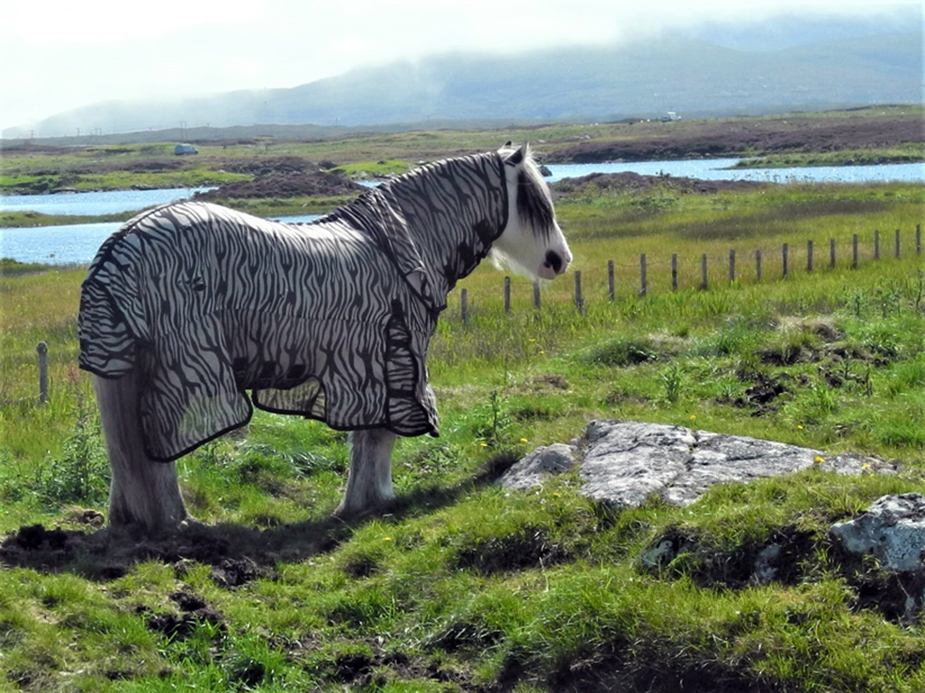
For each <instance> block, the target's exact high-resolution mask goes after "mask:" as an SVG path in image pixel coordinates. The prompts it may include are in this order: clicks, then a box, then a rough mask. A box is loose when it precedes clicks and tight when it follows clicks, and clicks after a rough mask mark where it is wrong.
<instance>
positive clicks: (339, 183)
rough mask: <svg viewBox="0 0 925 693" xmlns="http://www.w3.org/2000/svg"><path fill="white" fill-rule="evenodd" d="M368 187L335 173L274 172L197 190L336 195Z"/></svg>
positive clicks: (239, 195) (222, 194)
mask: <svg viewBox="0 0 925 693" xmlns="http://www.w3.org/2000/svg"><path fill="white" fill-rule="evenodd" d="M365 189H366V188H364V187H363V186H361V185H359V184H358V183H354V182H353V181H351V180H349V179H347V178H344V177H343V176H338V175H336V174H333V173H324V172H317V171H316V172H311V173H302V172H288V173H277V172H272V173H267V174H264V175H258V176H257V177H256V178H254V180H250V181H240V182H237V183H226V184H225V185H222V186H219V187H218V188H216V189H215V190H210V191H208V192H204V193H197V195H196V199H199V200H227V199H245V198H289V197H315V196H318V197H333V196H335V195H356V194H359V193H360V192H362V191H363V190H365Z"/></svg>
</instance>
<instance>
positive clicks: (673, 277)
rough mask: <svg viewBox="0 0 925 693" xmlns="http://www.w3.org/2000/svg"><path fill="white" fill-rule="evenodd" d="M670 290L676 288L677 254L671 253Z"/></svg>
mask: <svg viewBox="0 0 925 693" xmlns="http://www.w3.org/2000/svg"><path fill="white" fill-rule="evenodd" d="M671 290H672V291H677V290H678V254H677V253H672V254H671Z"/></svg>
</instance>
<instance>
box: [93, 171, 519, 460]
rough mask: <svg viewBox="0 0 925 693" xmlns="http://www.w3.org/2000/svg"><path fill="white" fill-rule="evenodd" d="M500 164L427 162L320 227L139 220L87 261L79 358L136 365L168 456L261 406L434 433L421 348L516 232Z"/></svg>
mask: <svg viewBox="0 0 925 693" xmlns="http://www.w3.org/2000/svg"><path fill="white" fill-rule="evenodd" d="M503 167H504V163H503V162H502V160H501V158H500V156H499V155H497V154H495V153H491V154H483V155H478V156H470V157H462V158H460V159H452V160H447V161H444V162H439V163H437V164H432V165H429V166H425V167H423V168H422V169H418V170H416V171H413V172H412V173H410V174H406V175H405V176H402V177H401V178H399V179H397V180H396V181H393V182H390V183H386V184H383V185H381V186H380V187H378V188H376V189H374V190H372V191H370V192H368V193H366V194H364V195H363V196H362V197H360V198H359V199H358V200H357V201H356V202H354V203H352V204H350V205H348V206H346V207H344V208H341V209H339V210H337V211H335V212H334V213H332V214H330V215H328V216H326V217H324V218H322V219H319V220H318V221H316V222H312V223H310V224H284V223H280V222H273V221H267V220H264V219H259V218H257V217H254V216H250V215H248V214H243V213H240V212H235V211H232V210H229V209H226V208H223V207H219V206H217V205H212V204H208V203H201V202H184V203H178V204H173V205H166V206H163V207H160V208H157V209H154V210H152V211H149V212H146V213H144V214H141V215H139V216H137V217H135V218H134V219H132V220H131V221H130V222H128V223H127V224H126V225H125V226H124V227H123V228H122V229H121V230H120V231H119V232H117V233H116V234H114V235H113V236H111V237H110V238H109V239H108V240H107V241H106V242H105V243H104V244H103V246H102V247H101V248H100V251H99V253H98V254H97V256H96V258H95V259H94V261H93V263H92V265H91V267H90V269H89V272H88V275H87V278H86V280H85V282H84V285H83V291H82V295H81V306H80V323H79V331H80V367H81V368H83V369H85V370H88V371H91V372H93V373H95V374H97V375H99V376H101V377H104V378H119V377H121V376H124V375H125V374H127V373H128V372H129V371H132V370H136V371H137V372H138V374H139V378H140V384H141V388H140V391H141V396H140V400H139V407H140V410H139V412H138V414H139V418H140V420H141V427H142V432H143V437H144V444H145V448H146V452H147V454H148V455H149V457H151V458H152V459H155V460H160V461H169V460H173V459H176V458H178V457H180V456H182V455H184V454H186V453H188V452H190V451H191V450H193V449H194V448H196V447H198V446H199V445H202V444H203V443H205V442H207V441H209V440H211V439H213V438H215V437H217V436H220V435H222V434H223V433H226V432H228V431H230V430H232V429H234V428H238V427H240V426H243V425H244V424H246V423H247V422H248V421H249V420H250V417H251V413H252V407H251V400H252V401H253V404H254V405H256V406H257V407H259V408H261V409H265V410H267V411H273V412H280V413H287V414H300V415H304V416H306V417H310V418H314V419H319V420H321V421H324V422H326V423H327V424H328V425H330V426H331V427H332V428H336V429H340V430H356V429H365V428H386V429H389V430H391V431H392V432H394V433H397V434H399V435H403V436H412V435H420V434H423V433H430V434H433V435H436V434H437V430H438V420H437V413H436V408H435V401H434V395H433V392H432V390H431V388H430V386H429V384H428V381H427V370H426V366H425V362H424V358H425V355H426V351H427V345H428V343H429V341H430V338H431V337H432V335H433V333H434V329H435V326H436V321H437V316H438V315H439V313H440V312H441V311H442V310H443V309H444V308H445V307H446V295H447V293H448V292H449V291H450V290H451V289H452V288H453V286H454V285H455V283H456V281H457V280H458V279H459V278H461V277H464V276H465V275H467V274H468V273H469V272H471V271H472V270H473V269H474V268H475V266H476V265H477V264H478V262H479V261H480V260H481V259H482V258H483V257H485V255H486V254H487V252H488V249H489V247H490V245H491V243H492V242H493V241H494V240H495V239H496V238H497V237H498V236H499V235H500V233H501V232H502V230H503V229H504V228H505V225H506V223H507V215H508V193H507V187H506V185H505V173H504V168H503ZM434 229H440V233H439V234H436V233H434ZM473 230H475V231H476V233H473ZM246 390H251V391H252V392H251V397H250V399H249V398H248V396H247V395H246V394H245V391H246Z"/></svg>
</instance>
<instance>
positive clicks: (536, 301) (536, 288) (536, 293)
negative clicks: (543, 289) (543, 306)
mask: <svg viewBox="0 0 925 693" xmlns="http://www.w3.org/2000/svg"><path fill="white" fill-rule="evenodd" d="M533 307H534V308H535V309H536V310H539V309H540V283H539V282H533Z"/></svg>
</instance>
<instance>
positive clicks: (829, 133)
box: [548, 114, 922, 163]
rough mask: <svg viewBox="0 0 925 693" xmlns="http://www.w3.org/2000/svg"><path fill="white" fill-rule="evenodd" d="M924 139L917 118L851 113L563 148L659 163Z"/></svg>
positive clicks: (566, 152) (570, 154)
mask: <svg viewBox="0 0 925 693" xmlns="http://www.w3.org/2000/svg"><path fill="white" fill-rule="evenodd" d="M921 141H922V123H921V121H920V120H918V119H917V118H912V117H908V118H897V117H895V116H884V117H876V116H867V117H857V116H852V115H850V114H845V115H844V116H834V115H833V116H830V117H828V118H818V117H809V116H793V115H790V116H784V117H780V118H767V119H755V120H751V119H741V120H723V121H706V122H703V123H696V124H687V123H685V124H682V125H681V127H675V124H672V125H671V126H668V127H666V128H664V131H663V132H659V133H653V134H652V135H649V136H644V137H639V138H633V139H626V140H620V141H613V142H603V143H602V142H583V143H579V144H575V145H572V146H567V147H564V148H561V149H558V150H557V151H556V152H555V155H554V156H553V157H550V159H549V161H548V163H551V162H552V161H553V159H554V160H555V161H556V162H557V163H558V162H571V163H600V162H603V161H659V160H665V159H691V158H706V157H720V156H730V155H742V154H745V153H752V154H753V153H754V152H763V153H775V152H793V151H800V152H828V151H838V150H844V149H858V148H865V147H883V148H889V147H895V146H899V145H902V144H907V143H913V142H921Z"/></svg>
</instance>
